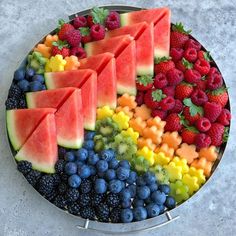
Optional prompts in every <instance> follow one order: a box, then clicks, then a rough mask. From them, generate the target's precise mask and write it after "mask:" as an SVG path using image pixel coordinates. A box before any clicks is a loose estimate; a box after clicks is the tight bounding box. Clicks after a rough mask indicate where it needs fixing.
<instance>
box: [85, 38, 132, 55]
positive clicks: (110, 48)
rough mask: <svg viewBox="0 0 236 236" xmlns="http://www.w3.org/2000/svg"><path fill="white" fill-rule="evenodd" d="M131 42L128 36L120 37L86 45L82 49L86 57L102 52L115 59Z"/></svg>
mask: <svg viewBox="0 0 236 236" xmlns="http://www.w3.org/2000/svg"><path fill="white" fill-rule="evenodd" d="M132 40H133V37H131V36H130V35H122V36H118V37H114V38H108V39H102V40H99V41H94V42H90V43H86V44H85V46H84V49H85V51H86V53H87V56H88V57H89V56H93V55H97V54H101V53H104V52H110V53H113V54H114V55H115V57H116V56H117V55H119V54H120V52H122V51H123V50H124V49H125V48H126V47H127V46H128V45H129V44H130V42H131V41H132Z"/></svg>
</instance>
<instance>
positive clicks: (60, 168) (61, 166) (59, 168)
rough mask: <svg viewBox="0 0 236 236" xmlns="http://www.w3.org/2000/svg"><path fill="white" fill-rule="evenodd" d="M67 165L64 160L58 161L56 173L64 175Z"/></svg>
mask: <svg viewBox="0 0 236 236" xmlns="http://www.w3.org/2000/svg"><path fill="white" fill-rule="evenodd" d="M65 164H66V162H65V161H64V160H58V161H57V163H56V165H55V170H56V173H58V174H62V173H63V171H64V166H65Z"/></svg>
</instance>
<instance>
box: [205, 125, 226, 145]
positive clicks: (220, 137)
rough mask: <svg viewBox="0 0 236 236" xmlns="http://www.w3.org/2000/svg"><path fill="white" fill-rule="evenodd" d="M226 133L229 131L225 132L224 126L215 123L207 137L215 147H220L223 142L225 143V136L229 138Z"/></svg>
mask: <svg viewBox="0 0 236 236" xmlns="http://www.w3.org/2000/svg"><path fill="white" fill-rule="evenodd" d="M226 133H227V129H226V132H225V129H224V126H223V125H222V124H220V123H213V124H212V125H211V128H210V129H209V130H208V131H207V135H209V136H210V138H211V144H212V145H214V146H220V145H221V144H222V143H223V141H225V140H224V136H225V137H226V136H227V134H226ZM224 134H225V135H224Z"/></svg>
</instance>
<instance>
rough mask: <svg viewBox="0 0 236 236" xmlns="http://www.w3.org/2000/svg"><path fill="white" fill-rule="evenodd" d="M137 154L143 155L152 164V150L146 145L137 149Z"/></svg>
mask: <svg viewBox="0 0 236 236" xmlns="http://www.w3.org/2000/svg"><path fill="white" fill-rule="evenodd" d="M137 156H142V157H144V158H145V159H146V160H147V161H148V162H149V164H150V166H152V165H153V164H154V152H153V151H152V150H150V149H149V148H148V147H143V148H142V149H139V150H138V151H137Z"/></svg>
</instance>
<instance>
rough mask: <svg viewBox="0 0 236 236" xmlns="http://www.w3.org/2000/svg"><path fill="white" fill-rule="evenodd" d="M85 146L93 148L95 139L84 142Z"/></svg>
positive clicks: (89, 148)
mask: <svg viewBox="0 0 236 236" xmlns="http://www.w3.org/2000/svg"><path fill="white" fill-rule="evenodd" d="M83 148H85V149H87V150H93V148H94V141H93V140H85V141H84V143H83Z"/></svg>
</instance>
